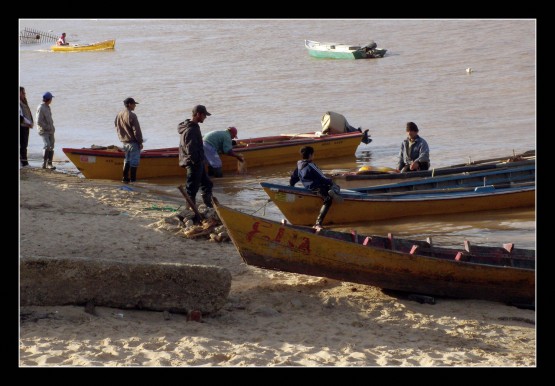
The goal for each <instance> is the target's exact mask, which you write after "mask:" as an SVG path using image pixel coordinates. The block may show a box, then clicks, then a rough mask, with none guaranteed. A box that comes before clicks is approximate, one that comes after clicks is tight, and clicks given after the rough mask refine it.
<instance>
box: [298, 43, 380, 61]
mask: <svg viewBox="0 0 555 386" xmlns="http://www.w3.org/2000/svg"><path fill="white" fill-rule="evenodd" d="M305 47H306V48H307V50H308V54H309V55H310V56H312V57H314V58H325V59H375V58H383V56H384V55H385V53H386V52H387V50H386V49H385V48H374V49H373V50H369V51H365V50H364V49H362V48H360V47H359V46H349V45H347V44H338V43H318V42H313V41H310V40H305Z"/></svg>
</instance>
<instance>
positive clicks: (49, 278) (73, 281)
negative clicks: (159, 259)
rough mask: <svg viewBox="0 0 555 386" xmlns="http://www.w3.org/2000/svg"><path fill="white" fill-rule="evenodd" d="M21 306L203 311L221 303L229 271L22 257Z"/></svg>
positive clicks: (218, 268) (189, 266) (227, 291)
mask: <svg viewBox="0 0 555 386" xmlns="http://www.w3.org/2000/svg"><path fill="white" fill-rule="evenodd" d="M20 263H21V264H20V291H21V292H20V304H21V306H31V305H33V306H52V305H66V304H86V303H87V302H89V301H93V302H94V304H95V305H98V306H106V307H116V308H138V309H145V310H155V311H164V310H167V311H170V312H178V313H188V312H189V311H192V310H199V311H201V312H202V313H203V314H208V313H211V312H214V311H217V310H218V309H220V308H221V307H223V305H224V304H225V303H226V301H227V297H228V295H229V291H230V289H231V273H230V272H229V271H228V270H227V269H225V268H221V267H216V266H204V265H186V264H151V263H142V262H132V263H123V262H120V261H112V260H104V259H97V258H94V259H93V258H83V257H75V258H73V257H72V258H22V259H21V261H20Z"/></svg>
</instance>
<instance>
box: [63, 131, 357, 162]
mask: <svg viewBox="0 0 555 386" xmlns="http://www.w3.org/2000/svg"><path fill="white" fill-rule="evenodd" d="M362 135H363V134H362V133H360V132H358V131H357V132H351V133H342V134H333V135H327V136H322V137H308V138H298V139H290V140H283V142H282V143H273V144H263V143H261V144H256V143H253V144H252V146H250V147H247V146H234V147H233V150H234V151H236V152H241V153H243V152H252V151H256V150H269V149H278V148H282V147H288V146H297V145H301V144H305V143H306V144H314V143H315V142H316V143H326V142H331V141H337V140H342V139H352V138H358V137H362ZM275 137H279V136H275ZM261 138H265V137H261ZM256 139H257V138H248V139H245V140H244V141H246V140H256ZM62 151H63V152H64V153H66V154H67V153H71V154H75V155H96V156H102V157H120V156H123V155H124V154H125V153H124V152H123V151H119V150H117V151H114V150H104V149H90V148H82V149H77V148H68V147H66V148H62ZM178 155H179V148H178V147H168V148H161V149H146V150H143V151H141V157H149V158H158V157H159V158H164V157H176V156H178Z"/></svg>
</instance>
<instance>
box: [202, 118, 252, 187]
mask: <svg viewBox="0 0 555 386" xmlns="http://www.w3.org/2000/svg"><path fill="white" fill-rule="evenodd" d="M236 138H237V129H236V128H235V127H228V128H227V129H226V130H220V131H211V132H209V133H207V134H205V135H204V137H202V141H203V146H204V156H205V157H206V160H207V161H208V175H209V176H214V177H222V176H223V173H222V160H221V159H220V156H219V155H218V154H219V153H221V154H227V155H229V156H231V157H235V158H237V159H238V160H239V162H243V161H244V159H243V156H242V155H239V154H237V153H235V152H234V151H233V141H232V140H233V139H236Z"/></svg>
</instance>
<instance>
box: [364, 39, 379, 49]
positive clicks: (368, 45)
mask: <svg viewBox="0 0 555 386" xmlns="http://www.w3.org/2000/svg"><path fill="white" fill-rule="evenodd" d="M377 46H378V45H377V44H376V42H375V41H373V40H370V43H368V44H367V45H365V46H364V49H365V50H366V51H371V50H373V49H374V48H376V47H377Z"/></svg>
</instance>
